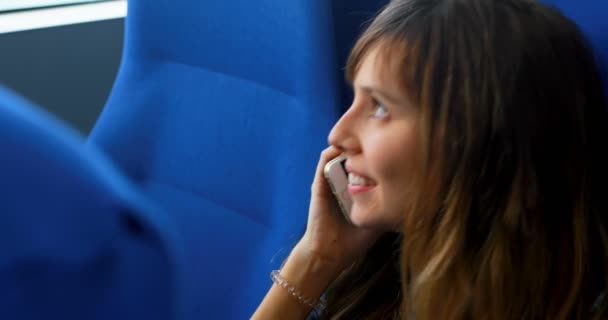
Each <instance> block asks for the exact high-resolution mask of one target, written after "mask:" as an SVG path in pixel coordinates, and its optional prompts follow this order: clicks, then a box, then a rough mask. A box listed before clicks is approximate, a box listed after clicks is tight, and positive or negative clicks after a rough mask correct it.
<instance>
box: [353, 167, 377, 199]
mask: <svg viewBox="0 0 608 320" xmlns="http://www.w3.org/2000/svg"><path fill="white" fill-rule="evenodd" d="M375 187H376V183H375V182H374V181H372V180H370V179H367V178H365V177H362V176H360V175H357V174H355V173H352V172H350V173H349V174H348V192H349V193H350V194H351V195H355V194H359V193H363V192H367V191H370V190H372V189H374V188H375Z"/></svg>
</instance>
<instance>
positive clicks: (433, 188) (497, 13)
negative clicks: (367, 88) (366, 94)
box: [323, 0, 608, 320]
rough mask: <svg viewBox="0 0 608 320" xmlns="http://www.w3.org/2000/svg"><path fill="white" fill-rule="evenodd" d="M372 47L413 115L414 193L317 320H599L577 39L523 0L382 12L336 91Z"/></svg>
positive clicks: (418, 5) (603, 151)
mask: <svg viewBox="0 0 608 320" xmlns="http://www.w3.org/2000/svg"><path fill="white" fill-rule="evenodd" d="M371 48H380V49H381V52H382V54H381V56H380V58H379V60H378V63H382V61H383V59H384V61H386V59H400V60H399V61H401V62H402V64H401V70H399V73H400V74H401V75H402V80H403V84H404V88H406V89H405V90H406V91H407V93H408V94H409V96H410V98H411V99H412V101H414V102H415V103H416V105H417V106H418V107H419V109H420V113H419V114H420V127H421V129H420V130H421V134H420V136H421V141H420V146H421V152H420V155H419V163H418V164H417V170H416V175H417V176H416V179H415V185H416V186H417V189H416V190H417V194H416V195H414V196H412V198H411V199H404V202H405V201H407V202H409V203H410V204H411V205H408V206H407V209H404V211H407V212H404V215H405V223H404V226H403V232H402V233H401V234H402V235H403V237H401V235H400V234H387V235H386V236H384V237H383V238H382V239H380V240H379V241H378V243H376V245H375V246H374V247H373V248H372V249H371V250H370V252H369V253H368V254H367V256H366V257H364V258H363V259H362V260H361V261H359V262H357V263H356V264H355V265H353V266H352V268H350V269H349V270H348V271H346V272H345V273H344V274H343V275H342V277H341V278H340V279H338V280H337V281H336V282H335V283H334V285H332V287H331V288H330V289H329V290H328V294H327V296H328V299H329V301H328V306H329V307H328V308H327V310H326V311H325V312H324V314H323V318H325V319H397V318H404V319H409V318H410V316H415V319H417V320H427V319H431V320H435V319H589V318H597V319H600V318H605V317H608V315H607V314H606V311H605V307H604V306H605V305H606V304H602V303H601V297H602V296H603V295H602V292H604V291H605V290H606V289H608V287H607V284H608V281H607V278H606V277H607V275H608V261H607V257H608V234H607V230H606V228H607V226H608V225H607V221H606V219H607V217H608V216H607V214H608V212H607V208H608V206H607V205H606V203H608V200H604V197H606V195H603V194H602V193H603V192H604V190H605V189H608V188H603V184H608V156H607V152H608V143H607V138H608V128H607V127H608V116H607V105H606V98H605V96H604V93H603V92H602V87H601V83H600V77H599V74H598V70H597V66H596V62H595V60H594V56H593V54H592V51H591V50H590V48H589V47H588V45H587V43H586V42H585V40H584V37H583V36H582V35H581V33H580V31H579V30H578V28H577V27H576V25H575V24H573V23H572V22H571V21H569V20H568V19H566V18H565V17H564V16H563V15H562V14H561V13H560V12H559V11H558V10H556V9H554V8H551V7H547V6H545V5H542V4H540V3H537V2H534V1H531V0H394V1H392V2H391V3H390V4H389V5H388V6H387V7H386V8H385V9H384V10H383V11H382V12H381V13H380V14H379V15H378V16H377V17H376V19H375V20H374V21H373V22H372V23H371V25H370V26H369V27H368V29H367V30H366V32H365V33H364V34H363V35H362V36H361V37H360V39H359V41H358V42H357V44H356V45H355V47H354V49H353V51H352V53H351V56H350V59H349V62H348V66H347V76H348V77H349V79H352V78H353V76H354V75H356V72H357V70H358V67H359V66H360V64H361V61H362V59H363V58H364V57H365V56H366V54H367V53H368V52H370V49H371ZM404 208H405V206H404ZM412 318H413V317H412Z"/></svg>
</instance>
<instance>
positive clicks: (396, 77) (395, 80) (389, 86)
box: [353, 45, 405, 92]
mask: <svg viewBox="0 0 608 320" xmlns="http://www.w3.org/2000/svg"><path fill="white" fill-rule="evenodd" d="M396 51H397V50H395V49H394V48H387V47H386V46H383V45H375V46H373V47H371V48H370V49H369V50H368V51H367V52H366V53H365V54H364V55H363V56H362V58H361V61H359V64H358V67H357V70H356V71H355V73H354V75H353V86H354V87H355V89H356V88H358V87H381V88H383V89H384V90H387V91H391V92H400V91H403V89H404V88H405V86H404V81H403V74H402V72H403V71H402V68H403V65H404V64H403V62H404V61H401V60H402V58H399V57H400V56H401V55H399V54H397V52H396Z"/></svg>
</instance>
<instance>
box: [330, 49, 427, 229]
mask: <svg viewBox="0 0 608 320" xmlns="http://www.w3.org/2000/svg"><path fill="white" fill-rule="evenodd" d="M378 51H379V50H378V49H373V50H370V52H368V53H367V55H366V56H365V57H364V58H363V60H362V61H361V65H360V67H359V70H358V71H357V73H356V74H355V77H354V79H353V89H354V93H355V98H354V101H353V104H352V105H351V106H350V108H349V109H348V110H347V112H346V113H345V114H344V115H343V116H342V118H341V119H340V120H339V121H338V123H336V125H335V126H334V128H333V129H332V131H331V133H330V134H329V143H330V144H331V145H334V146H336V147H339V148H341V149H343V150H344V153H345V155H346V158H347V161H346V168H347V171H348V172H349V185H348V189H349V192H350V194H351V197H352V199H353V206H352V209H351V216H350V219H351V221H352V223H353V224H354V225H356V226H358V227H362V228H375V229H382V230H385V231H393V230H394V231H399V230H400V226H401V224H402V221H403V218H404V211H405V208H406V207H407V203H408V190H411V186H410V184H411V180H412V179H411V178H412V170H413V169H412V168H413V166H412V165H413V162H414V155H415V154H416V152H417V149H418V148H417V145H418V128H417V127H418V126H417V124H418V111H417V108H416V107H415V106H414V105H412V104H411V103H410V102H409V99H408V96H407V94H406V90H405V88H404V87H403V86H402V85H401V84H400V83H401V82H400V81H399V78H398V70H399V67H398V64H397V63H396V61H395V63H392V62H390V61H382V63H380V64H379V63H378V62H379V61H381V60H380V59H377V56H378Z"/></svg>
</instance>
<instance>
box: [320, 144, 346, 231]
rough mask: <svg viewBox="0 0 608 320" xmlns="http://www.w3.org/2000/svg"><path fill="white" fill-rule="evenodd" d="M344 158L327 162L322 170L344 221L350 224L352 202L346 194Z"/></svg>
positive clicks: (341, 156) (340, 157)
mask: <svg viewBox="0 0 608 320" xmlns="http://www.w3.org/2000/svg"><path fill="white" fill-rule="evenodd" d="M345 162H346V157H344V156H343V155H340V156H338V157H337V158H335V159H333V160H331V161H329V162H328V163H327V164H326V165H325V168H324V170H323V172H324V174H325V179H326V180H327V183H328V184H329V187H330V188H331V192H332V193H333V194H334V196H335V198H336V201H337V202H338V206H339V207H340V210H341V211H342V215H343V216H344V218H345V219H346V221H348V222H349V223H351V222H350V209H351V208H352V206H353V201H352V199H351V197H350V193H349V192H348V173H347V172H346V168H345V166H344V165H345Z"/></svg>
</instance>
